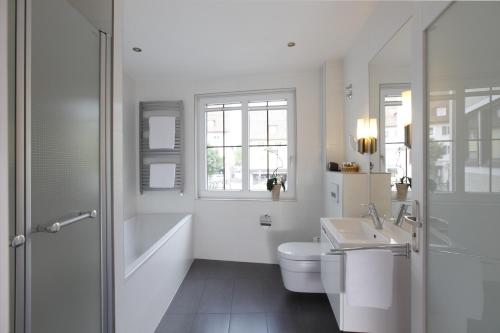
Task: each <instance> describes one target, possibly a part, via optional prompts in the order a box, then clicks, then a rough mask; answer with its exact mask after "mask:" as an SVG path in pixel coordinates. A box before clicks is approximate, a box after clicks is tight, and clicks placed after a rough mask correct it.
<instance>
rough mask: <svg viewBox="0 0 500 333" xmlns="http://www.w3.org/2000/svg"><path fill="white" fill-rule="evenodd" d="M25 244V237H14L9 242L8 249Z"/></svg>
mask: <svg viewBox="0 0 500 333" xmlns="http://www.w3.org/2000/svg"><path fill="white" fill-rule="evenodd" d="M24 243H26V237H24V235H16V236H14V237H12V239H11V241H10V247H13V248H16V247H19V246H21V245H24Z"/></svg>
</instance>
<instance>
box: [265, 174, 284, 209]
mask: <svg viewBox="0 0 500 333" xmlns="http://www.w3.org/2000/svg"><path fill="white" fill-rule="evenodd" d="M285 181H286V179H285V178H284V177H282V176H278V168H276V169H275V170H274V171H273V174H272V176H271V178H269V179H268V180H267V190H268V191H270V192H271V193H272V198H273V201H279V200H280V191H281V188H282V187H283V191H285V190H286V188H285Z"/></svg>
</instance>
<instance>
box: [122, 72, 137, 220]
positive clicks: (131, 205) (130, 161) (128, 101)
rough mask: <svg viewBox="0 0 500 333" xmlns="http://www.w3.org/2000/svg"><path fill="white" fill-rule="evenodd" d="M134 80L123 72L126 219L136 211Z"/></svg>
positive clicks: (124, 196) (124, 203) (135, 104)
mask: <svg viewBox="0 0 500 333" xmlns="http://www.w3.org/2000/svg"><path fill="white" fill-rule="evenodd" d="M135 90H136V87H135V81H134V79H132V78H131V77H130V76H129V75H127V73H124V74H123V134H124V135H123V147H124V149H123V177H124V179H123V180H124V181H123V218H124V219H125V220H128V219H129V218H131V217H133V216H134V215H136V213H137V191H138V187H139V179H138V176H137V175H138V172H139V170H138V169H139V167H138V155H139V139H138V133H139V128H138V121H139V115H138V107H139V106H138V103H137V99H136V96H135Z"/></svg>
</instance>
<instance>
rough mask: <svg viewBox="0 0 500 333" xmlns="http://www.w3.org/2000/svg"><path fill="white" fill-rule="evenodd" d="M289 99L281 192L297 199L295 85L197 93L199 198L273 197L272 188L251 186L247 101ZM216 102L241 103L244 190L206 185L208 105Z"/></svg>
mask: <svg viewBox="0 0 500 333" xmlns="http://www.w3.org/2000/svg"><path fill="white" fill-rule="evenodd" d="M280 99H281V100H283V99H286V100H287V148H288V150H287V152H288V170H287V190H286V192H283V191H282V192H281V196H280V197H281V200H295V199H296V187H297V176H296V169H297V167H296V136H297V128H296V91H295V88H289V89H273V90H258V91H242V92H234V93H215V94H199V95H195V124H196V128H195V142H196V153H195V156H196V169H197V170H196V181H195V182H196V198H197V199H223V200H224V199H226V200H230V199H235V200H271V192H269V191H250V190H249V170H248V169H249V163H248V150H249V149H248V146H249V145H248V102H249V101H264V100H280ZM215 103H224V104H230V103H242V108H241V111H242V116H241V120H242V178H243V179H242V190H241V191H240V190H211V191H208V190H207V189H206V184H207V171H206V146H207V144H206V135H205V132H206V128H205V125H206V123H205V105H207V104H215Z"/></svg>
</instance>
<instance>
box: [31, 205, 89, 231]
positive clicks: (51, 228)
mask: <svg viewBox="0 0 500 333" xmlns="http://www.w3.org/2000/svg"><path fill="white" fill-rule="evenodd" d="M96 216H97V210H95V209H94V210H91V211H89V212H85V213H80V214H79V215H78V216H76V217H72V218H70V219H67V220H63V221H56V222H54V223H51V224H49V225H45V226H41V225H39V226H37V227H36V231H37V232H48V233H52V234H53V233H56V232H59V231H60V230H61V228H63V227H66V226H68V225H70V224H73V223H76V222H78V221H81V220H85V219H87V218H91V219H93V218H95V217H96Z"/></svg>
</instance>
